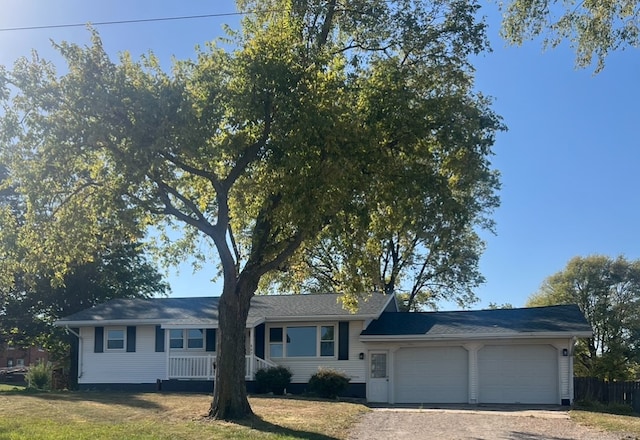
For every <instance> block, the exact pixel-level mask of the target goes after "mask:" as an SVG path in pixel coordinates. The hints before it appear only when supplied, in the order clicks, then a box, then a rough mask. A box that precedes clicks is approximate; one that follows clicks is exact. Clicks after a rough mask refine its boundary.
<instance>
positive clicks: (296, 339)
mask: <svg viewBox="0 0 640 440" xmlns="http://www.w3.org/2000/svg"><path fill="white" fill-rule="evenodd" d="M335 334H336V327H335V325H290V326H283V327H271V328H270V329H269V355H270V356H271V357H272V358H278V357H291V358H293V357H334V356H335V355H336V340H335Z"/></svg>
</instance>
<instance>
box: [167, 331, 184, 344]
mask: <svg viewBox="0 0 640 440" xmlns="http://www.w3.org/2000/svg"><path fill="white" fill-rule="evenodd" d="M169 348H184V330H182V329H176V328H172V329H170V330H169Z"/></svg>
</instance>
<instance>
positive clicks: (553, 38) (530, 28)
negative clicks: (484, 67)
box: [501, 0, 640, 72]
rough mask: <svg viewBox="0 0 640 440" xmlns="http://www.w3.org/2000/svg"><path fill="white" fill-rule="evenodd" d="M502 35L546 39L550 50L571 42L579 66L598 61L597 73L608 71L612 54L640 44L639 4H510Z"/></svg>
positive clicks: (519, 0) (599, 0)
mask: <svg viewBox="0 0 640 440" xmlns="http://www.w3.org/2000/svg"><path fill="white" fill-rule="evenodd" d="M502 5H503V4H502V3H501V8H502V9H503V12H504V21H503V28H502V35H503V36H504V37H505V38H506V39H507V41H509V42H511V43H514V44H522V42H523V41H524V40H528V39H533V38H535V37H538V36H540V35H544V36H545V39H544V43H545V45H546V46H551V47H555V46H557V45H558V44H560V43H561V42H563V41H567V40H568V42H569V44H570V45H571V46H572V48H573V49H574V50H575V52H576V64H577V65H578V66H579V67H587V66H590V65H591V64H592V62H593V61H594V57H595V59H596V60H597V67H596V72H599V71H600V70H602V69H603V68H604V65H605V59H606V57H607V55H608V54H609V52H611V51H613V50H618V49H625V48H628V47H637V46H638V44H640V29H639V26H640V3H639V2H638V0H607V1H605V0H586V1H584V0H562V1H560V0H509V1H507V2H505V3H504V6H502Z"/></svg>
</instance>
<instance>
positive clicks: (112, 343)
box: [107, 330, 124, 350]
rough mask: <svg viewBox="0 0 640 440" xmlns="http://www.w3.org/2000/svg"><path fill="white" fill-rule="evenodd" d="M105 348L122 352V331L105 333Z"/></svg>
mask: <svg viewBox="0 0 640 440" xmlns="http://www.w3.org/2000/svg"><path fill="white" fill-rule="evenodd" d="M107 348H108V349H109V350H122V349H123V348H124V330H108V331H107Z"/></svg>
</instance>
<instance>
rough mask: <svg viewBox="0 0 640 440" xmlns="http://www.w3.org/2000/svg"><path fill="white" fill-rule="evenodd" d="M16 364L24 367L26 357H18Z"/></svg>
mask: <svg viewBox="0 0 640 440" xmlns="http://www.w3.org/2000/svg"><path fill="white" fill-rule="evenodd" d="M16 365H17V366H18V367H24V359H17V360H16Z"/></svg>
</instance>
